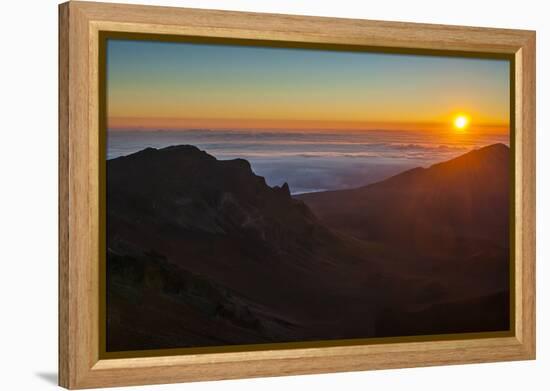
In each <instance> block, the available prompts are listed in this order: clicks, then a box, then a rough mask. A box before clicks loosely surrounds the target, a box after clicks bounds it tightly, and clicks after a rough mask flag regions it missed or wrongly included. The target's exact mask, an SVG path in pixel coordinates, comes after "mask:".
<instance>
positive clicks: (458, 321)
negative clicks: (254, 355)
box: [107, 146, 508, 351]
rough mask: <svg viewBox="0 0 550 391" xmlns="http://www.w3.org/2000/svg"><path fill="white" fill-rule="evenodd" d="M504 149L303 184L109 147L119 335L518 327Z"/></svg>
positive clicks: (203, 340) (290, 337)
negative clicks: (294, 189)
mask: <svg viewBox="0 0 550 391" xmlns="http://www.w3.org/2000/svg"><path fill="white" fill-rule="evenodd" d="M507 154H508V152H507V149H506V147H504V146H493V147H489V149H487V150H486V151H485V150H479V151H476V152H472V155H471V156H469V154H467V155H464V156H463V157H461V158H458V159H455V160H453V161H450V162H447V163H444V164H442V165H440V167H442V168H437V167H438V166H433V167H431V168H429V169H426V170H422V169H417V170H413V171H410V172H407V173H404V174H401V175H398V176H396V177H393V178H391V179H389V180H387V181H384V182H381V183H378V184H375V185H371V186H367V187H364V188H360V189H356V190H350V191H342V192H330V193H317V194H308V195H304V196H300V197H299V198H300V199H294V198H292V197H291V196H290V192H289V188H288V185H286V184H285V185H283V186H281V187H273V188H272V187H269V186H268V185H267V184H266V183H265V180H264V179H263V178H262V177H259V176H256V175H255V174H254V173H253V172H252V170H251V167H250V165H249V163H248V162H247V161H246V160H242V159H236V160H228V161H220V160H217V159H215V158H214V157H212V156H210V155H208V154H207V153H206V152H203V151H201V150H199V149H197V148H196V147H193V146H174V147H168V148H164V149H160V150H157V149H152V148H148V149H145V150H143V151H141V152H138V153H135V154H132V155H129V156H126V157H120V158H116V159H113V160H109V161H108V162H107V322H108V327H107V350H108V351H123V350H139V349H158V348H178V347H198V346H216V345H231V344H250V343H266V342H267V343H272V342H292V341H308V340H327V339H342V338H359V337H363V338H366V337H374V336H386V335H394V336H398V335H418V334H437V333H448V332H467V331H489V330H503V329H506V328H507V327H508V320H507V319H508V318H507V314H508V307H507V300H508V296H507V293H506V292H507V291H506V289H507V281H508V280H507V270H508V269H507V257H506V251H507V249H506V246H507V242H503V241H502V238H501V236H502V232H501V231H503V230H504V228H503V227H502V226H500V225H499V224H501V223H500V222H499V221H501V222H502V224H506V226H507V217H506V218H503V217H502V216H501V215H500V213H501V212H502V213H507V208H506V207H505V206H506V205H507V204H505V203H503V202H505V201H503V200H501V199H500V198H501V197H502V196H503V194H499V193H498V192H499V191H501V192H504V196H505V197H507V194H508V193H507V184H506V182H507V179H506V178H507V176H506V175H504V176H505V178H500V179H499V175H500V173H501V168H500V167H497V166H500V165H502V164H504V165H506V164H507V157H506V156H507ZM499 156H500V157H499ZM504 170H505V171H504V172H507V171H506V170H507V169H506V168H504ZM474 172H475V174H473V173H474ZM472 177H473V178H474V179H472ZM449 178H450V179H449ZM459 185H460V186H459ZM461 186H462V187H466V188H467V189H468V190H467V191H466V190H460V189H458V188H459V187H461ZM400 187H402V188H403V191H404V192H409V194H410V195H411V196H414V197H415V199H417V201H416V203H410V202H411V201H408V199H406V198H404V197H402V196H399V195H398V193H399V188H400ZM373 189H374V190H373ZM381 189H382V190H381ZM384 189H386V190H384ZM426 189H432V191H431V192H429V191H428V190H426ZM474 189H476V190H477V194H475V195H474V194H473V190H474ZM498 189H500V190H498ZM502 189H504V190H502ZM443 190H446V191H445V192H443ZM384 192H386V194H387V195H386V196H385V197H384V196H383V195H384ZM363 193H364V194H366V196H364V195H360V194H363ZM442 194H445V195H442ZM468 197H473V198H468ZM302 200H303V201H305V203H304V202H303V201H302ZM404 200H407V202H409V203H408V204H403V205H402V204H401V203H402V202H405V201H404ZM420 200H421V202H420ZM467 200H470V201H467ZM436 201H437V202H436ZM450 201H452V202H453V203H456V205H455V206H453V207H449V206H448V205H446V203H447V202H450ZM479 202H481V203H482V205H484V206H486V207H488V208H492V210H493V211H494V212H487V211H483V210H481V209H482V208H480V207H479V206H478V203H479ZM331 203H332V204H331ZM376 203H378V208H379V209H378V210H377V206H376ZM306 204H307V205H306ZM308 205H309V206H308ZM461 206H462V207H469V208H470V209H468V214H460V213H459V209H460V207H461ZM354 207H356V208H358V209H356V213H355V214H354V213H352V211H353V208H354ZM495 208H497V209H495ZM501 209H503V211H502V210H501ZM312 210H313V212H312ZM415 210H416V211H417V212H418V213H425V220H422V221H418V220H416V219H415V218H414V212H415ZM384 211H386V213H387V215H388V218H389V220H384V219H383V215H384ZM463 211H464V210H463ZM497 212H498V213H497ZM442 213H443V215H441V214H442ZM317 216H319V218H318V217H317ZM474 216H477V218H474ZM399 217H400V218H399ZM489 217H491V218H492V220H490V221H485V219H487V218H489ZM448 218H452V219H453V220H451V221H448V220H447V219H448ZM376 219H378V220H376ZM499 219H501V220H499ZM346 222H347V223H349V224H346ZM377 223H378V224H380V227H381V229H380V231H379V232H377V230H376V227H375V225H376V224H377ZM411 224H413V225H411ZM431 224H436V225H439V227H444V228H443V231H436V230H435V229H434V226H431ZM453 224H455V225H453ZM436 227H437V226H436ZM413 231H414V232H415V234H416V235H417V236H415V239H414V240H411V239H410V238H409V236H410V235H407V232H409V234H410V233H411V232H413ZM430 238H432V239H431V240H432V242H433V238H436V239H437V242H438V243H441V245H439V244H438V245H437V246H430V245H429V243H430ZM461 246H464V247H465V248H466V249H467V250H461V252H460V253H458V252H454V251H451V250H452V249H461V248H462V247H461ZM449 249H451V250H449ZM472 313H475V314H483V316H479V317H473V318H472V317H471V316H470V317H468V314H472ZM442 316H443V317H445V319H446V321H445V322H443V323H442V322H441V321H436V320H437V319H440V318H441V317H442ZM405 317H407V319H408V320H407V321H405V320H404V319H405Z"/></svg>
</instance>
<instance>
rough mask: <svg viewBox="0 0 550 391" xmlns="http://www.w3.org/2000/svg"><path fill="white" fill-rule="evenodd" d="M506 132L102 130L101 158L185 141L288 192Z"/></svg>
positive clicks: (468, 146)
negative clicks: (245, 165) (241, 162)
mask: <svg viewBox="0 0 550 391" xmlns="http://www.w3.org/2000/svg"><path fill="white" fill-rule="evenodd" d="M497 142H501V143H505V144H509V142H508V136H507V135H491V134H487V135H479V134H477V135H476V134H463V135H454V134H453V135H449V134H437V133H433V132H432V133H430V132H410V131H398V130H395V131H361V132H359V131H355V132H327V131H323V132H311V131H309V132H296V131H292V132H283V131H252V130H246V131H245V130H240V131H229V130H227V131H226V130H224V131H220V130H181V131H145V130H118V131H108V135H107V159H113V158H116V157H119V156H123V155H128V154H131V153H134V152H137V151H140V150H142V149H144V148H147V147H153V148H163V147H167V146H170V145H181V144H190V145H195V146H197V147H198V148H200V149H202V150H205V151H206V152H208V153H209V154H211V155H213V156H215V157H216V158H218V159H224V160H225V159H235V158H243V159H247V160H248V161H249V162H250V163H251V165H252V169H253V170H254V172H255V173H256V174H257V175H261V176H263V177H265V178H266V181H267V183H268V184H269V185H271V186H274V185H281V184H283V183H284V182H287V183H288V184H289V186H290V190H291V192H292V193H293V194H299V193H307V192H313V191H322V190H336V189H348V188H355V187H360V186H364V185H367V184H369V183H373V182H377V181H380V180H382V179H384V178H387V177H389V176H391V175H395V174H397V173H399V172H401V171H404V170H406V169H410V168H414V167H419V166H421V167H428V166H430V165H431V164H434V163H437V162H441V161H445V160H449V159H452V158H454V157H456V156H459V155H461V154H463V153H466V152H468V151H470V150H472V149H474V148H479V147H482V146H485V145H490V144H494V143H497Z"/></svg>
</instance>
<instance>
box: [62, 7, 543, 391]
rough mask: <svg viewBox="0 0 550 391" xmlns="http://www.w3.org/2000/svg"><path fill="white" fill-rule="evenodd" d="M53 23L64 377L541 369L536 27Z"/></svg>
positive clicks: (127, 13) (134, 16) (150, 17)
mask: <svg viewBox="0 0 550 391" xmlns="http://www.w3.org/2000/svg"><path fill="white" fill-rule="evenodd" d="M59 12H60V14H59V16H60V18H59V20H60V27H59V28H60V30H59V38H60V41H59V49H60V50H59V51H60V55H59V60H60V64H59V75H60V77H59V80H60V87H59V100H60V103H59V154H60V155H59V179H60V182H59V190H60V198H59V204H60V208H59V238H60V239H59V273H60V285H59V293H60V295H59V316H60V319H59V320H60V321H59V327H60V338H59V340H60V342H59V344H60V346H59V381H60V385H62V386H64V387H67V388H90V387H104V386H124V385H139V384H156V383H171V382H185V381H198V380H214V379H230V378H243V377H258V376H278V375H290V374H307V373H323V372H337V371H356V370H368V369H380V368H400V367H413V366H430V365H443V364H462V363H476V362H491V361H505V360H526V359H534V358H535V32H533V31H524V30H505V29H489V28H478V27H459V26H444V25H435V24H434V25H429V24H414V23H394V22H379V21H367V20H351V19H333V18H319V17H304V16H290V15H272V14H255V13H241V12H227V11H212V10H209V11H207V10H197V9H182V8H168V7H149V6H134V5H119V4H102V3H89V2H72V1H71V2H69V3H65V4H62V5H60V8H59Z"/></svg>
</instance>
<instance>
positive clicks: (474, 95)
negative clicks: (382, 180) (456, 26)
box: [106, 39, 510, 133]
mask: <svg viewBox="0 0 550 391" xmlns="http://www.w3.org/2000/svg"><path fill="white" fill-rule="evenodd" d="M106 73H107V126H108V128H109V129H111V130H117V129H120V130H127V129H132V130H140V129H144V130H156V129H271V130H278V129H279V130H287V131H288V130H294V129H296V130H300V131H306V130H317V131H318V130H323V129H327V130H337V131H338V130H342V131H345V130H368V129H385V130H391V129H399V130H407V129H413V130H415V131H417V130H421V129H423V130H432V129H446V128H449V129H450V128H452V123H453V120H454V119H455V118H456V116H457V115H466V116H467V117H468V118H469V119H470V125H471V126H470V128H471V130H475V129H477V130H485V131H491V132H497V133H505V132H508V125H509V116H510V112H509V107H510V95H509V89H510V85H509V62H508V61H506V60H497V59H474V58H457V57H441V56H420V55H402V54H387V53H385V54H383V53H369V52H345V51H330V50H313V49H303V48H301V49H295V48H275V47H257V46H242V45H241V46H239V45H227V44H224V45H222V44H198V43H168V42H155V41H139V40H114V39H109V40H108V43H107V72H106Z"/></svg>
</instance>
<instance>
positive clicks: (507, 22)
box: [0, 0, 550, 391]
mask: <svg viewBox="0 0 550 391" xmlns="http://www.w3.org/2000/svg"><path fill="white" fill-rule="evenodd" d="M119 1H120V2H124V1H123V0H119ZM133 2H134V3H143V4H157V5H174V6H186V7H196V8H217V9H228V10H243V11H257V12H275V13H288V14H301V15H319V16H338V17H353V18H364V19H381V20H395V21H409V22H426V23H443V24H458V25H471V26H487V27H504V28H522V29H531V30H537V51H538V54H537V69H538V72H537V73H538V74H537V79H538V82H537V103H538V104H537V108H538V114H537V125H538V126H537V168H538V173H537V183H538V186H537V199H538V205H537V209H538V213H537V215H538V219H537V231H538V238H537V239H538V240H537V250H538V251H537V259H538V262H537V274H538V287H537V326H538V327H537V329H538V344H537V349H538V359H537V361H534V362H533V361H528V362H511V363H496V364H479V365H461V366H447V367H436V368H421V369H403V370H385V371H372V372H355V373H344V374H330V375H315V376H293V377H279V378H268V379H265V378H264V379H254V380H234V381H223V382H205V383H193V384H183V385H182V384H176V385H168V386H156V387H140V388H132V389H152V390H153V389H154V390H178V389H185V390H191V391H193V390H194V391H199V390H201V391H206V390H221V389H223V390H239V391H246V390H258V389H262V390H280V389H307V388H309V389H318V388H326V389H346V390H347V389H351V390H364V389H369V390H388V389H390V390H394V389H395V390H417V389H418V390H420V389H422V390H437V391H440V390H468V389H471V390H484V389H487V390H489V389H498V390H499V391H503V390H517V389H528V390H543V389H546V390H547V389H549V387H550V375H549V371H550V358H549V355H550V346H549V336H548V326H549V325H548V321H549V316H550V315H549V312H550V306H549V305H548V300H547V298H548V296H549V294H550V292H549V287H548V284H549V283H550V281H549V278H548V277H549V275H548V273H549V268H548V264H547V262H548V257H549V255H550V248H549V243H548V233H549V229H550V227H549V225H550V219H549V218H550V216H549V210H548V202H546V201H547V200H548V199H549V196H550V183H549V182H550V175H548V170H550V140H549V138H550V137H549V135H548V132H547V127H548V125H549V123H548V121H549V116H548V109H549V104H550V99H549V92H550V88H549V85H548V84H549V76H548V73H549V72H550V63H549V54H548V50H549V48H550V46H549V42H548V41H549V39H550V30H549V27H548V25H549V24H550V12H549V11H548V10H546V9H545V6H546V5H547V4H548V2H546V1H540V0H539V1H535V0H533V1H531V0H521V1H519V0H515V1H504V0H492V1H481V0H460V1H448V2H445V1H441V0H440V1H437V0H434V1H428V0H401V1H395V0H383V1H361V0H357V1H352V0H331V1H320V0H302V1H296V0H295V1H292V0H270V1H266V0H264V1H259V0H248V1H247V0H240V1H239V0H227V1H221V0H218V1H216V0H210V1H208V0H202V1H199V0H195V1H191V0H188V1H186V0H180V1H169V0H159V1H138V0H135V1H133ZM0 7H1V15H2V21H1V23H0V29H1V35H0V37H1V39H2V46H1V53H2V55H1V58H0V68H1V72H0V78H1V79H0V96H1V97H2V102H1V103H2V105H1V111H0V113H1V117H0V132H1V133H0V134H1V138H0V142H1V144H0V170H1V171H0V174H1V181H0V183H1V188H0V227H1V236H0V238H1V241H0V243H1V246H0V262H1V269H0V270H1V274H0V276H1V281H0V289H1V294H0V300H1V307H0V310H1V312H0V313H1V314H2V321H1V322H0V361H1V363H0V364H1V365H2V366H1V368H2V373H1V374H0V389H2V390H29V391H30V390H41V389H52V388H54V387H56V386H55V383H56V378H57V1H55V0H33V1H31V0H26V1H4V2H2V3H1V5H0ZM545 383H546V384H545Z"/></svg>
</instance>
